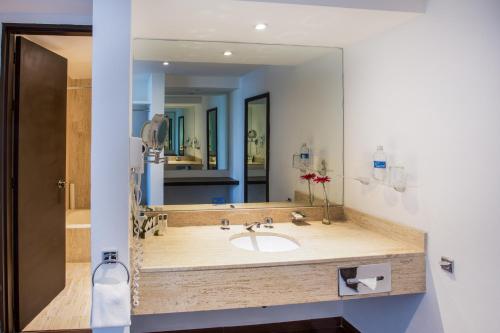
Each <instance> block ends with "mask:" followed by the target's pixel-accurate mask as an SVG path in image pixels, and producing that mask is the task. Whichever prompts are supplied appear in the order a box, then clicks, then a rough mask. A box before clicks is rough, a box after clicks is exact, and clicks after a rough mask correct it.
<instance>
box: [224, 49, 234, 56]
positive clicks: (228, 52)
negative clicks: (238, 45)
mask: <svg viewBox="0 0 500 333" xmlns="http://www.w3.org/2000/svg"><path fill="white" fill-rule="evenodd" d="M224 55H225V56H226V57H230V56H232V55H233V52H231V51H229V50H228V51H224Z"/></svg>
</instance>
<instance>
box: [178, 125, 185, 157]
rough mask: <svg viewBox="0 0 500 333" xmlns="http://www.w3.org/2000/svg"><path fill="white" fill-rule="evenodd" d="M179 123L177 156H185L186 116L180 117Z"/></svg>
mask: <svg viewBox="0 0 500 333" xmlns="http://www.w3.org/2000/svg"><path fill="white" fill-rule="evenodd" d="M177 119H178V121H177V124H178V125H177V134H178V135H177V145H176V146H177V151H176V153H177V154H176V155H179V156H184V116H179V117H178V118H177Z"/></svg>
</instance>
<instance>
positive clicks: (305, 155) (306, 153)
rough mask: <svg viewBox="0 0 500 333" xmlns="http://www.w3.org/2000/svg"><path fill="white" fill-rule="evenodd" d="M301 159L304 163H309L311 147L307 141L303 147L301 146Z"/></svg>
mask: <svg viewBox="0 0 500 333" xmlns="http://www.w3.org/2000/svg"><path fill="white" fill-rule="evenodd" d="M300 161H301V162H302V163H303V164H304V165H308V164H309V147H307V143H303V144H302V147H300Z"/></svg>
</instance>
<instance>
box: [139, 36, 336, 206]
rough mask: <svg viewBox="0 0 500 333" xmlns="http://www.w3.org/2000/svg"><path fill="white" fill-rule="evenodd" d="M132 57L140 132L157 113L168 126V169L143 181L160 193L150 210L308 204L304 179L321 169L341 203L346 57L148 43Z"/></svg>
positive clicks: (318, 195) (315, 187)
mask: <svg viewBox="0 0 500 333" xmlns="http://www.w3.org/2000/svg"><path fill="white" fill-rule="evenodd" d="M133 53H134V54H133V57H134V61H133V104H134V109H133V110H134V117H133V127H134V128H140V126H141V124H142V123H143V122H144V121H146V120H147V119H151V117H152V116H153V115H154V114H157V113H162V114H164V115H165V116H167V117H168V123H169V125H170V126H169V133H168V140H167V142H166V143H165V147H164V148H165V149H164V155H165V159H166V162H165V164H164V165H163V166H161V167H159V168H160V169H161V170H158V169H156V168H151V167H148V168H147V169H148V170H146V173H147V175H145V177H146V178H147V180H146V181H144V182H143V186H145V187H148V186H149V187H151V186H152V185H153V184H156V185H158V186H160V187H161V189H163V190H162V191H158V188H156V189H154V190H151V189H149V190H148V189H145V191H146V192H147V193H148V195H146V196H145V197H146V198H147V200H146V201H147V202H146V203H148V202H161V203H163V204H166V205H182V204H205V205H210V206H213V207H217V206H218V205H222V204H242V205H250V204H254V203H258V202H267V203H266V205H268V204H269V205H273V204H276V205H303V204H304V203H306V202H308V200H307V199H308V198H309V196H308V189H309V186H308V183H307V181H305V180H304V179H301V175H303V174H304V173H310V172H314V173H318V171H320V170H322V169H326V172H327V174H328V176H330V177H331V179H332V181H331V182H330V183H328V184H327V192H328V197H329V199H330V201H331V202H332V203H334V204H342V203H343V157H342V156H343V90H342V87H343V82H342V77H343V74H342V50H341V49H338V48H330V47H309V46H285V45H263V44H240V43H228V42H210V41H182V40H159V39H154V38H151V39H148V38H142V39H135V40H134V41H133ZM304 147H306V148H307V150H308V151H310V155H309V156H310V157H311V158H310V160H309V162H310V163H309V164H308V165H307V166H304V165H303V164H301V163H295V162H296V157H297V156H300V153H301V151H302V150H303V149H305V148H304ZM150 169H151V170H150ZM311 191H312V192H313V193H312V194H313V198H315V200H314V202H313V204H315V205H316V204H317V205H321V204H322V198H323V196H324V195H323V189H322V186H321V184H314V183H313V184H312V186H311ZM158 193H159V194H162V196H161V195H160V197H161V198H160V199H158V200H153V199H152V198H154V196H155V195H157V194H158ZM235 206H236V207H238V206H237V205H235Z"/></svg>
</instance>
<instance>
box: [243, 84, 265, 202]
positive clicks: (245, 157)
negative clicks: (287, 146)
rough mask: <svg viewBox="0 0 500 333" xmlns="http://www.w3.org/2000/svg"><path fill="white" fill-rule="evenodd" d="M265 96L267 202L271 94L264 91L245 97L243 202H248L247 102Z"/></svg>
mask: <svg viewBox="0 0 500 333" xmlns="http://www.w3.org/2000/svg"><path fill="white" fill-rule="evenodd" d="M262 98H265V99H266V182H265V185H266V202H269V157H270V156H271V155H270V154H269V147H270V137H271V124H270V122H271V94H270V93H269V92H266V93H264V94H260V95H257V96H252V97H249V98H246V99H245V128H244V133H243V134H244V135H245V137H244V139H243V142H244V150H243V154H244V155H243V196H244V200H243V201H244V202H248V179H247V178H248V165H247V154H248V137H247V135H248V104H250V102H253V101H256V100H259V99H262Z"/></svg>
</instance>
